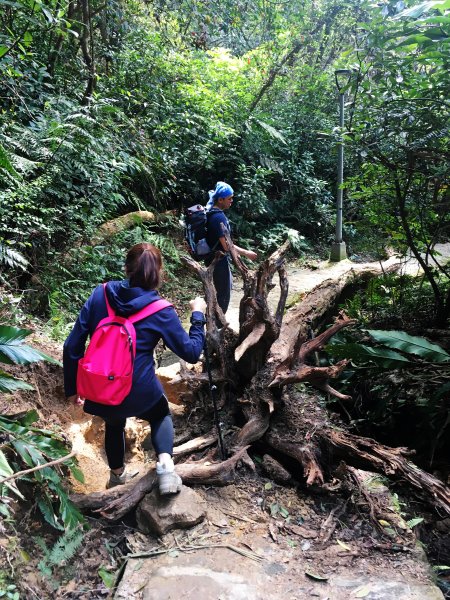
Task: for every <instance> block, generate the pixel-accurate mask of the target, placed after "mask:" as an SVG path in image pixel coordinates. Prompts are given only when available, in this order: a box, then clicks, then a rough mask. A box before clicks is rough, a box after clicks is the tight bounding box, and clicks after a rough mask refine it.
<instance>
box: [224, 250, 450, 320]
mask: <svg viewBox="0 0 450 600" xmlns="http://www.w3.org/2000/svg"><path fill="white" fill-rule="evenodd" d="M435 248H436V251H437V253H438V254H439V256H438V257H437V260H438V261H439V263H440V264H442V265H444V264H446V263H447V262H448V261H449V260H450V243H446V244H436V246H435ZM397 263H398V264H401V265H402V266H401V269H400V273H401V274H406V275H411V276H415V275H419V274H420V273H421V272H422V269H421V267H420V265H419V263H418V262H417V260H416V259H415V258H412V257H407V258H405V259H399V258H398V257H396V256H391V257H390V258H389V259H387V260H385V261H383V262H382V263H381V264H382V265H383V268H385V269H386V268H388V267H390V266H392V265H394V264H397ZM373 264H374V263H370V262H364V263H354V262H352V261H350V260H348V259H347V260H342V261H340V262H337V263H333V262H330V261H322V262H321V263H319V264H318V265H317V268H315V269H310V268H305V267H297V266H292V265H288V266H287V275H288V280H289V296H288V304H289V303H292V302H293V301H298V300H299V299H300V297H301V296H302V294H305V293H307V292H309V291H311V290H312V289H313V288H314V287H316V285H319V284H320V283H322V282H323V281H325V280H326V279H333V278H337V277H339V276H340V275H342V274H344V273H347V272H348V271H351V270H353V271H355V273H356V272H358V271H360V270H362V269H364V268H366V267H368V266H370V265H373ZM376 264H379V263H376ZM273 283H274V284H275V287H274V289H273V290H272V291H271V292H270V294H269V297H268V298H269V304H270V305H271V308H272V309H275V308H276V305H277V302H278V298H279V293H280V289H279V282H278V281H277V278H276V277H274V281H273ZM241 298H242V284H241V280H240V278H238V277H235V278H234V283H233V291H232V293H231V301H230V306H229V308H228V311H227V319H228V322H229V324H230V327H232V328H233V329H234V330H235V331H238V329H239V303H240V301H241Z"/></svg>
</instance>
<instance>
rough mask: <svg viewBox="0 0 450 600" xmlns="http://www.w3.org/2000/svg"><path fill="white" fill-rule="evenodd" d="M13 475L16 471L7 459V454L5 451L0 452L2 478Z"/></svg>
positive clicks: (0, 475)
mask: <svg viewBox="0 0 450 600" xmlns="http://www.w3.org/2000/svg"><path fill="white" fill-rule="evenodd" d="M13 473H14V471H13V470H12V468H11V465H10V464H9V462H8V460H7V458H6V456H5V453H4V452H3V450H0V477H1V478H3V477H9V475H12V474H13Z"/></svg>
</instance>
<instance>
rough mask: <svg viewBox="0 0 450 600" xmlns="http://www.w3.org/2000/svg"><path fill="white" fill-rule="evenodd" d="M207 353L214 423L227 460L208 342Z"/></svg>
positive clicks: (206, 345)
mask: <svg viewBox="0 0 450 600" xmlns="http://www.w3.org/2000/svg"><path fill="white" fill-rule="evenodd" d="M203 351H204V353H205V363H206V371H207V372H208V381H209V395H210V397H211V400H212V404H213V407H214V423H215V425H216V430H217V437H218V438H219V449H220V455H221V458H222V460H225V458H226V456H225V448H224V445H223V438H222V429H221V427H220V419H219V409H218V407H217V386H216V385H215V384H214V383H213V380H212V374H211V363H210V362H209V354H208V344H207V343H206V339H205V345H204V348H203Z"/></svg>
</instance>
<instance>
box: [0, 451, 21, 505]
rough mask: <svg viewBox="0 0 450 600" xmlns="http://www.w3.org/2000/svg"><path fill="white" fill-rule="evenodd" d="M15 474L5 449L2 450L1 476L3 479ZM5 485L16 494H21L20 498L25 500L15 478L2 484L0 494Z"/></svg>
mask: <svg viewBox="0 0 450 600" xmlns="http://www.w3.org/2000/svg"><path fill="white" fill-rule="evenodd" d="M13 474H14V471H13V469H12V468H11V465H10V464H9V462H8V459H7V458H6V456H5V454H4V452H3V450H0V478H1V479H3V478H4V477H9V476H10V475H13ZM3 486H5V487H7V488H8V489H9V490H11V491H12V492H13V493H14V494H16V496H19V498H21V499H22V500H25V498H24V497H23V496H22V494H21V493H20V492H19V490H18V488H17V485H16V483H15V481H13V480H11V481H6V482H5V483H3V484H2V485H0V495H1V491H2V487H3Z"/></svg>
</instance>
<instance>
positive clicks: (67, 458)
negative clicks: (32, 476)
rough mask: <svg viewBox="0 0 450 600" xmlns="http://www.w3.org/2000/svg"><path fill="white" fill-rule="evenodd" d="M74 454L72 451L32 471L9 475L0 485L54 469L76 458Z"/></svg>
mask: <svg viewBox="0 0 450 600" xmlns="http://www.w3.org/2000/svg"><path fill="white" fill-rule="evenodd" d="M76 454H77V453H76V452H75V451H73V450H72V452H71V453H70V454H68V455H67V456H63V457H62V458H58V459H56V460H52V461H50V462H48V463H45V464H44V465H38V466H37V467H33V468H32V469H25V470H24V471H18V472H17V473H14V474H13V475H9V477H4V478H3V479H0V485H3V484H4V483H6V482H7V481H11V479H18V478H19V477H23V476H24V475H28V474H29V473H34V472H35V471H40V470H41V469H45V468H46V467H54V466H55V465H59V464H60V463H62V462H64V461H66V460H69V458H73V457H74V456H76Z"/></svg>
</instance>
